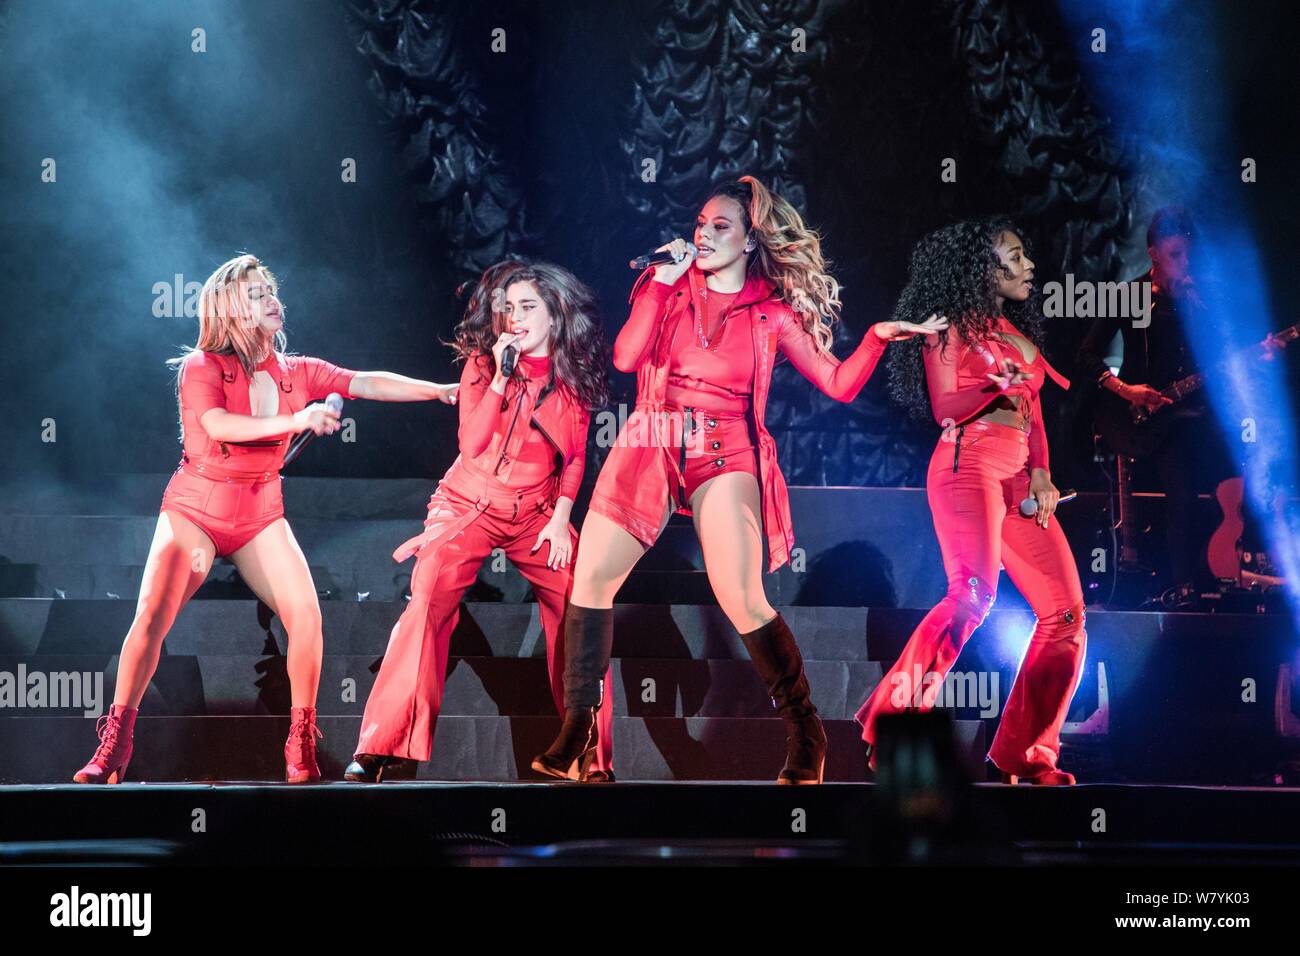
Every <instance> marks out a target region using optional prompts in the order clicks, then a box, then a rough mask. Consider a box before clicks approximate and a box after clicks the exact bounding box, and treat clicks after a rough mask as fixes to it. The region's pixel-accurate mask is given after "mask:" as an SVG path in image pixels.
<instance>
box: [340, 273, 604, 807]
mask: <svg viewBox="0 0 1300 956" xmlns="http://www.w3.org/2000/svg"><path fill="white" fill-rule="evenodd" d="M452 347H453V348H454V349H455V350H456V353H457V355H458V357H459V358H460V359H461V360H463V361H464V362H465V368H464V371H463V373H462V374H461V379H460V432H459V436H458V437H459V443H460V456H459V457H458V458H457V459H456V461H455V462H454V463H453V464H452V466H451V468H450V469H448V471H447V474H446V475H444V476H443V479H442V481H441V482H439V483H438V488H437V490H436V491H435V492H434V493H433V496H432V497H431V498H430V499H429V515H428V518H427V519H426V520H425V523H424V532H423V533H422V534H420V535H418V536H416V537H414V538H412V539H410V540H409V541H407V542H405V543H404V544H402V545H400V546H399V547H398V549H397V550H396V551H395V552H394V553H393V557H394V558H395V559H396V560H398V561H405V560H406V559H407V558H408V557H410V556H411V555H416V563H415V568H414V570H413V571H412V572H411V600H410V603H409V604H408V605H407V607H406V610H405V611H404V612H403V613H402V617H401V619H400V620H399V621H398V622H397V624H396V625H394V627H393V632H392V635H391V637H390V638H389V641H388V650H387V651H386V652H385V654H384V663H383V666H382V667H381V668H380V670H379V676H378V678H376V680H375V686H374V688H373V689H372V690H371V692H370V697H369V699H368V700H367V701H366V714H365V717H364V718H363V720H362V723H361V737H360V739H359V740H358V741H357V749H356V757H355V759H354V761H353V762H352V764H350V765H349V766H348V768H347V771H346V773H345V774H344V776H345V777H346V778H347V779H348V780H354V781H361V782H376V781H379V780H380V779H381V778H382V776H383V772H384V769H385V768H386V767H387V766H388V765H390V764H392V763H394V762H399V761H404V760H428V759H429V757H430V755H431V753H432V750H433V734H434V726H435V723H436V721H437V719H438V711H439V708H440V705H441V703H442V689H443V682H444V681H445V680H446V673H447V654H448V650H449V648H450V644H451V635H452V632H453V631H454V630H455V629H456V622H457V620H458V618H459V616H460V599H461V596H462V595H463V594H464V593H465V591H466V589H467V588H468V587H469V586H470V585H471V584H473V583H474V579H475V577H477V575H478V569H479V565H481V564H482V563H483V560H484V558H486V557H487V556H488V555H489V554H491V553H492V552H493V551H494V550H495V549H497V548H500V549H502V550H503V551H504V552H505V555H506V557H508V558H509V559H510V561H511V563H513V564H514V565H515V567H517V568H518V569H519V572H520V573H521V574H522V575H523V576H524V577H525V578H526V579H527V580H528V582H529V583H530V584H532V586H533V593H534V594H535V595H536V596H537V604H538V609H539V613H540V616H541V622H542V630H543V632H544V633H545V635H546V651H547V655H546V656H547V664H548V668H549V671H550V677H551V690H552V693H553V695H554V698H555V702H556V707H557V708H559V707H561V706H562V703H563V691H564V684H563V674H564V642H563V640H562V639H561V624H562V622H563V619H564V609H565V603H566V601H567V599H568V594H569V590H570V584H571V581H572V574H573V571H572V561H573V555H574V550H575V548H576V547H577V532H575V531H574V530H573V526H572V525H571V524H570V523H569V514H570V512H571V511H572V509H573V502H574V499H575V498H576V497H577V494H578V487H579V485H581V484H582V472H583V469H584V466H585V463H586V450H587V429H588V426H589V424H590V421H591V411H592V409H593V408H597V407H599V406H601V405H604V404H605V401H606V383H605V367H606V361H607V358H606V356H607V352H606V350H605V345H604V338H603V336H602V334H601V326H600V322H599V319H598V317H597V314H596V305H595V297H594V296H593V295H592V292H591V290H590V289H588V288H587V287H586V286H585V285H583V284H582V283H581V282H580V281H578V279H577V278H575V277H574V276H573V274H572V273H570V272H568V271H567V270H565V269H561V268H560V267H559V266H555V265H550V264H549V263H544V262H536V263H531V264H530V263H527V262H524V261H518V260H507V261H504V262H500V263H498V264H496V265H494V266H492V267H491V268H489V269H488V270H487V271H486V272H484V274H483V276H482V277H481V278H480V279H479V282H478V285H477V287H476V288H475V290H474V293H473V294H472V296H471V297H470V301H469V303H468V304H467V306H466V309H465V317H464V319H463V320H462V321H461V323H460V324H459V325H458V326H457V327H456V336H455V341H454V342H453V343H452ZM610 714H611V709H610V707H609V706H606V707H605V708H603V710H602V711H601V713H600V715H599V719H600V721H601V723H602V724H603V726H604V728H605V731H606V739H608V730H609V727H610ZM609 760H610V748H609V746H608V745H607V746H606V747H605V748H604V749H603V750H602V751H601V752H600V753H599V754H597V755H595V766H596V768H597V769H598V770H599V771H601V772H605V773H607V772H608V771H609Z"/></svg>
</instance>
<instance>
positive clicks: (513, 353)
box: [501, 345, 519, 378]
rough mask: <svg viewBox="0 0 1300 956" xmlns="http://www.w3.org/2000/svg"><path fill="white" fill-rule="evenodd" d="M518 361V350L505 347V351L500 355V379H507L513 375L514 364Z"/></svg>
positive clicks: (512, 347) (508, 346) (511, 346)
mask: <svg viewBox="0 0 1300 956" xmlns="http://www.w3.org/2000/svg"><path fill="white" fill-rule="evenodd" d="M518 361H519V350H518V349H517V348H515V347H514V346H513V345H507V346H506V350H505V351H504V352H502V353H501V377H502V378H509V377H510V376H511V375H513V374H514V373H515V363H516V362H518Z"/></svg>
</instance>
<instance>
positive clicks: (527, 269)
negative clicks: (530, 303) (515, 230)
mask: <svg viewBox="0 0 1300 956" xmlns="http://www.w3.org/2000/svg"><path fill="white" fill-rule="evenodd" d="M516 282H531V283H532V284H533V286H534V287H535V288H536V289H537V294H538V296H540V297H541V300H542V301H543V302H544V303H545V304H546V310H547V312H549V313H550V316H551V334H550V339H549V341H548V343H547V346H548V347H547V351H548V352H549V353H550V359H551V378H550V381H549V382H547V383H546V385H545V386H544V387H543V389H542V393H541V395H540V396H539V397H538V401H539V402H540V401H541V398H542V397H544V396H545V395H546V394H548V393H549V392H550V391H551V390H552V389H553V388H563V389H566V390H567V391H568V392H569V394H570V395H571V396H572V397H573V399H574V400H575V401H577V402H578V403H579V404H581V405H583V406H584V407H586V408H588V409H590V410H592V411H595V410H596V409H599V408H601V407H602V406H604V405H605V403H606V402H607V401H608V400H609V392H608V383H607V382H606V378H605V367H606V365H607V364H608V356H607V354H606V348H605V337H604V330H603V328H602V326H601V322H600V315H599V312H598V310H597V307H596V296H595V293H593V292H592V291H591V289H590V288H588V287H587V286H586V284H584V283H583V282H582V281H581V280H579V279H578V278H577V276H575V275H574V274H573V273H572V272H569V270H567V269H563V268H561V267H560V266H557V265H554V264H552V263H549V262H528V261H526V260H521V259H507V260H504V261H502V262H498V263H496V264H495V265H492V266H489V267H488V269H487V270H486V271H485V272H484V273H483V275H482V276H481V277H480V278H479V281H478V285H477V286H476V287H475V288H474V292H473V294H472V295H471V296H470V299H469V302H468V303H467V304H466V306H465V315H464V317H463V318H462V319H461V321H460V323H459V324H458V325H457V326H456V331H455V337H454V339H453V341H452V342H451V343H450V344H451V347H452V348H453V349H455V351H456V356H457V359H458V360H460V361H465V360H467V359H471V358H474V357H475V356H477V361H478V363H479V370H480V374H483V375H485V376H487V377H489V378H490V377H491V376H493V375H495V374H496V362H495V360H494V359H493V357H492V346H494V345H495V344H496V341H497V338H498V337H499V336H500V335H501V333H502V332H504V331H505V330H506V329H507V327H508V324H509V323H508V316H507V315H506V313H505V311H504V310H505V305H506V292H507V290H509V288H510V287H511V286H512V285H514V284H515V283H516Z"/></svg>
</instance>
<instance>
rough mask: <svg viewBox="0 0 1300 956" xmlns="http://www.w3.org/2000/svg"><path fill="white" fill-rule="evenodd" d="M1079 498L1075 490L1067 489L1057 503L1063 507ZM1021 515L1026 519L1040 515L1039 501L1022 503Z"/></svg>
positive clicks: (1033, 500) (1029, 499)
mask: <svg viewBox="0 0 1300 956" xmlns="http://www.w3.org/2000/svg"><path fill="white" fill-rule="evenodd" d="M1077 497H1079V493H1078V492H1077V491H1075V490H1074V489H1073V488H1067V489H1066V490H1065V491H1062V492H1061V497H1060V500H1059V501H1057V504H1060V505H1063V504H1065V503H1066V502H1067V501H1073V500H1074V499H1075V498H1077ZM1020 513H1021V514H1022V515H1024V516H1025V517H1026V518H1032V517H1033V516H1034V515H1036V514H1038V499H1037V498H1026V499H1025V500H1024V501H1022V502H1020Z"/></svg>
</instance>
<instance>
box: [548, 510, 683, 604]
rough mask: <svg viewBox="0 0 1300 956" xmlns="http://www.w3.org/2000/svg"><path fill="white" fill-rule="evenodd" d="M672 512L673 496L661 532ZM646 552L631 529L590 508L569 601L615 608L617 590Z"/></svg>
mask: <svg viewBox="0 0 1300 956" xmlns="http://www.w3.org/2000/svg"><path fill="white" fill-rule="evenodd" d="M672 515H673V499H672V496H671V495H670V496H669V497H668V501H667V504H666V505H665V507H664V516H663V520H662V521H660V522H659V533H660V534H663V530H664V528H665V527H667V526H668V519H669V518H671V517H672ZM645 553H646V547H645V545H643V544H642V543H641V542H640V541H638V540H637V539H636V538H635V537H633V536H632V535H631V534H630V533H629V532H627V531H625V530H624V529H623V528H622V527H620V526H619V525H617V524H615V523H614V522H613V521H611V520H610V519H609V518H606V517H605V516H604V515H602V514H597V513H596V512H594V511H588V512H587V517H586V519H585V520H584V521H583V522H582V533H581V535H580V536H579V539H578V562H577V564H576V565H575V566H574V568H573V594H572V595H571V596H570V598H569V600H570V601H572V602H573V603H574V604H577V605H578V606H579V607H594V608H610V607H613V606H614V596H615V595H616V594H618V589H619V588H621V587H622V586H623V582H624V581H626V580H627V576H628V575H629V574H631V573H632V569H633V568H634V567H636V563H637V562H638V561H640V560H641V557H642V555H644V554H645Z"/></svg>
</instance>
